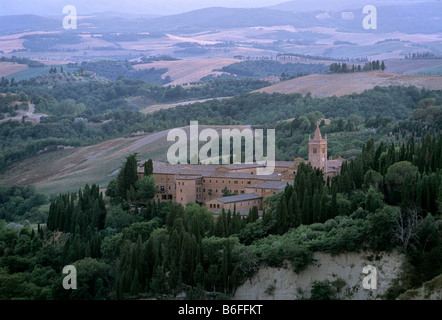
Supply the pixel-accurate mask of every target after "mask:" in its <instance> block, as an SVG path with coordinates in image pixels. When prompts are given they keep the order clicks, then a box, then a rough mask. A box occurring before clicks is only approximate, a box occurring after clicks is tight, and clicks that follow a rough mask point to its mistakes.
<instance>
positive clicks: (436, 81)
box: [257, 72, 442, 98]
mask: <svg viewBox="0 0 442 320" xmlns="http://www.w3.org/2000/svg"><path fill="white" fill-rule="evenodd" d="M375 86H384V87H385V86H416V87H418V88H426V89H429V90H436V89H442V77H441V76H416V75H400V74H393V73H384V72H360V73H335V74H323V75H319V74H312V75H309V76H305V77H300V78H296V79H293V80H288V81H284V82H281V83H278V84H275V85H272V86H269V87H265V88H262V89H260V90H257V92H266V93H301V94H303V95H305V94H307V93H308V92H310V93H311V94H312V96H313V97H318V98H322V97H330V96H334V95H335V96H338V97H339V96H342V95H346V94H352V93H361V92H363V91H364V90H368V89H372V88H374V87H375Z"/></svg>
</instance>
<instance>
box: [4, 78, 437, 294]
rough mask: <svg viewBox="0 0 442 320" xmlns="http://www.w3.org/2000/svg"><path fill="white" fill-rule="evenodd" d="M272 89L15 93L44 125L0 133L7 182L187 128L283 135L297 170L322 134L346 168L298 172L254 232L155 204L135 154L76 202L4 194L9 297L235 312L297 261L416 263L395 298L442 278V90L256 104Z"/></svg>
mask: <svg viewBox="0 0 442 320" xmlns="http://www.w3.org/2000/svg"><path fill="white" fill-rule="evenodd" d="M261 85H263V83H262V82H260V81H257V80H251V79H242V80H216V81H211V82H208V83H206V84H202V85H200V86H190V87H181V86H175V87H172V86H169V87H163V86H158V85H152V84H148V83H146V82H144V81H141V80H133V79H127V78H121V79H119V80H116V81H109V82H91V83H87V84H81V83H76V84H59V85H51V86H37V85H35V84H21V85H19V86H15V85H14V86H12V87H11V86H9V85H8V86H6V87H4V91H5V93H7V92H10V93H14V94H17V97H20V99H21V100H23V102H26V103H27V102H29V103H32V104H35V108H36V110H38V111H40V112H45V113H46V114H48V116H47V117H43V118H42V119H41V122H40V123H38V124H33V123H31V122H26V121H24V120H23V121H6V122H4V123H1V124H0V137H1V138H0V146H1V149H0V150H1V154H0V168H1V169H2V170H7V166H9V165H12V164H14V163H15V162H16V161H18V160H20V159H23V158H25V157H31V156H33V155H35V154H37V153H39V152H51V150H55V149H56V148H58V146H80V145H93V144H95V143H97V142H100V141H103V140H108V139H111V138H115V137H122V136H129V135H131V134H132V133H134V132H140V131H144V132H155V131H159V130H165V129H170V128H175V127H180V126H186V125H189V122H190V121H191V120H198V121H199V122H200V124H207V125H219V124H247V125H250V124H252V125H254V126H255V127H262V128H275V129H276V133H277V136H276V144H277V157H278V160H290V161H292V160H293V158H294V157H297V156H301V157H304V158H306V157H307V149H306V146H307V140H308V135H309V134H311V133H312V132H313V131H314V128H315V126H316V124H319V125H320V127H321V131H322V132H323V133H326V134H327V137H328V151H329V156H333V157H336V156H338V155H341V156H344V157H345V158H346V159H347V160H348V161H346V162H344V164H343V167H342V171H341V174H339V175H338V176H336V177H334V178H333V179H326V180H324V179H323V174H322V172H321V171H319V170H315V169H313V168H312V167H311V166H310V165H300V166H299V168H298V171H297V174H296V176H295V179H294V183H293V186H289V185H288V186H287V187H286V188H285V189H284V191H283V192H281V193H279V194H276V195H274V196H272V197H269V198H267V199H266V200H265V211H264V213H263V216H262V218H260V217H259V215H258V210H257V208H256V207H255V208H253V209H252V210H250V212H249V214H248V215H247V216H245V217H241V216H240V215H239V213H238V212H236V211H235V210H233V211H223V212H221V214H220V215H219V217H218V218H214V217H213V215H212V213H210V212H209V211H208V210H207V208H205V207H201V206H199V205H198V204H188V205H186V206H182V205H180V204H176V203H171V202H169V203H158V202H155V201H152V199H153V196H154V194H155V185H154V180H153V177H152V176H151V174H152V171H151V170H149V169H148V166H146V167H147V168H146V172H145V176H144V177H142V178H138V176H137V163H138V161H139V160H141V159H138V158H137V155H136V154H130V155H128V156H127V158H126V161H125V162H124V163H123V164H122V165H121V167H120V168H115V170H116V172H117V173H118V174H116V177H115V178H114V179H113V180H112V181H111V182H110V183H109V184H108V185H107V186H101V189H100V186H98V185H96V184H95V183H94V181H91V182H90V184H88V185H86V186H85V187H84V188H82V189H80V190H78V191H77V192H71V193H64V192H63V191H61V192H60V194H58V195H51V197H50V198H49V201H50V203H49V204H47V197H45V196H44V195H41V194H38V192H37V191H35V189H34V188H33V187H32V186H28V187H17V186H11V187H9V188H2V189H1V190H0V200H1V203H0V205H1V206H0V219H1V220H0V298H1V299H12V298H14V299H19V298H21V299H43V300H44V299H72V300H74V299H137V298H160V299H161V298H164V299H175V298H176V296H177V295H178V294H181V293H183V292H184V293H185V294H186V298H187V299H211V298H224V299H228V298H230V297H231V296H232V295H233V294H234V293H235V290H236V288H237V287H238V286H239V285H240V284H241V283H242V282H243V281H245V279H247V278H248V277H250V276H252V275H253V274H255V273H256V272H257V271H258V269H259V268H260V267H261V266H275V267H281V266H283V264H284V261H289V262H290V263H291V266H290V267H292V268H293V270H294V271H295V272H299V271H301V270H303V269H304V268H305V267H306V266H308V265H309V264H311V263H312V262H313V261H312V259H313V252H315V251H323V252H328V253H332V254H337V253H340V252H348V251H358V250H363V249H371V250H375V251H376V250H378V251H387V252H388V251H389V250H393V249H395V250H399V251H400V252H402V253H405V255H406V257H407V265H406V268H404V271H403V273H402V275H401V277H400V278H399V279H397V282H396V283H395V284H394V286H393V287H392V288H390V290H388V291H387V294H386V295H385V296H384V298H386V299H394V298H396V297H398V296H399V295H400V294H401V293H404V292H405V291H406V290H410V289H414V288H418V287H419V286H421V285H422V283H423V282H425V281H429V280H431V279H432V278H434V277H436V276H438V275H439V274H441V273H442V270H441V265H442V261H441V257H442V243H441V229H440V213H441V210H442V208H441V203H442V183H441V181H442V171H441V169H442V137H441V135H440V130H441V129H442V128H441V125H442V119H441V115H442V112H441V110H442V109H441V105H442V91H429V90H425V89H417V88H415V87H382V88H381V87H376V88H374V89H373V90H368V91H365V92H364V93H361V94H352V95H347V96H342V97H339V98H338V97H330V98H312V97H311V96H310V95H306V96H302V95H300V94H291V95H283V94H272V95H270V94H264V93H253V94H250V93H246V92H250V91H251V89H252V88H255V87H259V86H261ZM220 92H222V93H225V92H233V94H239V95H237V96H235V97H233V98H231V99H226V100H222V101H218V100H213V101H207V102H204V103H197V104H192V105H187V106H179V107H176V108H174V109H169V110H162V111H158V112H155V113H151V114H147V115H143V114H141V113H139V112H138V108H137V107H136V106H131V105H130V104H129V103H128V100H127V99H129V98H131V97H143V98H144V99H151V100H152V101H155V102H158V101H177V100H179V99H187V98H190V97H193V98H195V97H197V98H201V97H210V96H218V95H219V94H220ZM12 97H14V95H12V94H10V95H5V96H4V97H3V98H2V101H3V103H7V104H10V103H11V101H10V100H11V99H12ZM103 187H105V188H106V191H104V190H103V189H102V188H103ZM45 206H46V209H45ZM47 206H49V208H48V207H47ZM11 222H15V223H11ZM8 223H9V226H8ZM31 223H32V225H31ZM68 264H72V265H74V266H76V267H77V269H78V270H79V276H78V282H79V283H78V287H79V289H78V290H73V291H67V290H64V289H63V287H62V285H61V283H62V279H63V275H62V273H61V271H62V269H63V267H64V266H65V265H68ZM311 298H312V299H318V298H324V297H318V296H317V295H315V296H312V297H311Z"/></svg>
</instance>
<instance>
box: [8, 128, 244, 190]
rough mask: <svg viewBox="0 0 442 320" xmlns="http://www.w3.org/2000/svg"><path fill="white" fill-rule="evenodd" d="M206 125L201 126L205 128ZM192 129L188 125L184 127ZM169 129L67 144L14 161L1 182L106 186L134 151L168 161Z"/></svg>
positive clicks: (42, 186)
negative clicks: (54, 149) (79, 143)
mask: <svg viewBox="0 0 442 320" xmlns="http://www.w3.org/2000/svg"><path fill="white" fill-rule="evenodd" d="M203 128H204V126H200V129H203ZM211 128H215V129H221V128H239V129H240V130H242V129H243V128H244V126H218V127H217V126H211ZM183 129H184V130H187V131H188V127H187V128H183ZM167 133H168V130H165V131H161V132H156V133H152V134H147V135H146V134H141V135H139V136H134V137H128V138H117V139H112V140H108V141H105V142H102V143H99V144H96V145H92V146H87V147H76V148H74V147H65V148H63V149H59V150H57V151H51V152H42V153H40V154H38V155H36V156H34V157H31V158H28V159H26V160H22V161H18V162H16V163H15V164H13V165H12V166H11V167H10V168H9V169H8V170H7V171H6V172H4V173H1V174H0V184H1V185H6V186H11V185H28V184H33V185H35V186H36V188H37V189H38V191H39V192H42V193H45V194H48V195H50V194H53V193H59V192H60V191H63V192H67V191H76V190H78V189H79V188H82V187H84V185H85V184H86V183H89V184H91V183H97V184H99V185H100V187H106V186H107V184H108V183H109V181H110V180H112V179H113V178H115V177H116V175H117V174H118V170H119V168H120V166H121V164H122V163H123V162H124V160H125V158H126V157H127V156H128V155H129V154H131V153H134V152H136V153H138V159H139V160H140V161H142V160H147V159H149V158H151V159H153V160H157V161H166V155H167V149H168V148H169V146H170V145H172V144H173V143H174V142H168V141H167Z"/></svg>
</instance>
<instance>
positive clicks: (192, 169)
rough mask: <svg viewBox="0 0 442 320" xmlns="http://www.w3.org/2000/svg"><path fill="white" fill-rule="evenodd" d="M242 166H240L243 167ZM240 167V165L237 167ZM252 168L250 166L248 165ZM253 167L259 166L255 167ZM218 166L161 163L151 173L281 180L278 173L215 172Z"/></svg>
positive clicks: (140, 170) (139, 169) (155, 163)
mask: <svg viewBox="0 0 442 320" xmlns="http://www.w3.org/2000/svg"><path fill="white" fill-rule="evenodd" d="M244 165H245V164H242V165H241V166H244ZM229 166H236V165H229ZM238 166H240V165H238ZM249 166H252V165H249ZM255 166H260V165H256V164H255ZM219 167H220V166H219V165H196V164H169V163H163V162H157V161H154V162H153V172H154V173H157V174H176V175H179V176H180V177H183V176H202V177H210V178H227V179H229V178H230V179H256V180H281V175H280V172H278V171H274V173H273V174H271V175H258V174H251V173H246V172H230V171H217V170H216V169H217V168H219ZM143 170H144V169H143V168H138V172H143Z"/></svg>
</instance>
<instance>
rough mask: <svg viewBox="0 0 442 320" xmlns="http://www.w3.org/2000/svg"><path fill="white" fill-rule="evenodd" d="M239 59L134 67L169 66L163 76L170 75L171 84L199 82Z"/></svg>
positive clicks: (180, 61)
mask: <svg viewBox="0 0 442 320" xmlns="http://www.w3.org/2000/svg"><path fill="white" fill-rule="evenodd" d="M239 61H240V60H237V59H229V58H213V59H191V60H177V61H155V62H153V63H144V64H137V65H135V66H134V68H135V69H137V70H144V69H150V68H155V69H161V68H168V69H169V71H168V72H166V73H165V74H163V78H165V77H167V76H170V78H171V79H172V83H169V84H171V85H178V84H185V83H190V82H197V81H199V80H200V79H201V78H203V77H205V76H208V75H211V74H215V75H216V74H220V72H217V71H213V70H214V69H220V68H222V67H224V66H227V65H229V64H232V63H235V62H239ZM169 84H168V85H169Z"/></svg>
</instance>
